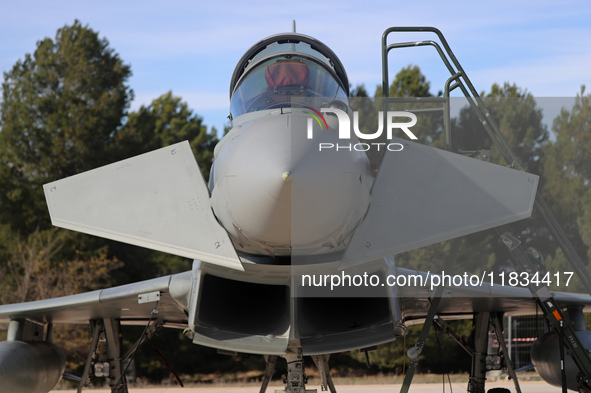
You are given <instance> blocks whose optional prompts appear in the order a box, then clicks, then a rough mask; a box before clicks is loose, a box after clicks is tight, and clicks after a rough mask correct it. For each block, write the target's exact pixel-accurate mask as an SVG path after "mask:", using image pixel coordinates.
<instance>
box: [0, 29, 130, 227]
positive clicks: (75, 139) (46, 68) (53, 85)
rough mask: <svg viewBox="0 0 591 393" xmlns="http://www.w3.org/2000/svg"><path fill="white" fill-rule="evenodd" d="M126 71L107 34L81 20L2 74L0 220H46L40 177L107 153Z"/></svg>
mask: <svg viewBox="0 0 591 393" xmlns="http://www.w3.org/2000/svg"><path fill="white" fill-rule="evenodd" d="M130 75H131V71H130V68H129V66H128V65H125V64H123V62H122V61H121V59H119V56H118V55H117V54H115V53H114V52H113V50H112V49H110V48H109V44H108V41H107V40H106V39H104V38H103V39H100V38H99V36H98V34H97V33H96V32H94V31H93V30H91V29H89V28H88V27H84V26H82V25H81V24H80V22H78V21H76V22H74V24H73V25H72V26H64V27H63V28H61V29H59V30H58V31H57V34H56V37H55V39H54V40H52V39H50V38H45V39H43V40H41V41H39V42H38V43H37V49H36V50H35V53H34V54H33V55H32V56H31V55H30V54H27V55H25V59H24V60H19V61H18V62H17V63H16V64H15V65H14V67H13V68H12V70H11V71H9V72H7V73H5V74H4V83H3V84H2V90H3V99H2V104H1V107H0V108H1V111H2V114H1V117H0V126H1V127H2V132H1V133H0V161H1V169H0V206H1V209H0V222H3V223H10V224H11V226H12V227H13V229H15V230H18V231H22V232H24V233H30V232H32V231H33V230H34V229H35V228H36V227H40V228H41V229H45V228H48V227H49V220H48V216H47V214H46V213H45V207H44V205H45V198H44V197H43V191H42V188H41V186H42V184H44V183H47V182H49V181H53V180H57V179H60V178H63V177H66V176H70V175H73V174H76V173H79V172H83V171H86V170H89V169H92V168H95V167H97V166H100V165H104V164H106V163H108V162H110V161H111V155H110V142H112V139H113V135H114V134H115V133H116V131H117V129H118V128H119V127H120V126H121V120H122V118H123V116H124V114H125V110H126V108H127V106H128V104H129V101H130V99H131V98H132V92H131V90H130V89H129V87H128V86H127V85H126V84H125V83H126V81H127V79H128V78H129V76H130Z"/></svg>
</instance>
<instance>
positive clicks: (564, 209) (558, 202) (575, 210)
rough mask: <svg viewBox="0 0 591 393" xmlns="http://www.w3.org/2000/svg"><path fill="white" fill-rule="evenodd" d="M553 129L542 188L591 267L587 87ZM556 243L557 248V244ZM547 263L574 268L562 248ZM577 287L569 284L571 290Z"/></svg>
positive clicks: (590, 134)
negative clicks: (553, 137) (552, 140)
mask: <svg viewBox="0 0 591 393" xmlns="http://www.w3.org/2000/svg"><path fill="white" fill-rule="evenodd" d="M552 130H553V132H554V133H555V135H556V141H555V142H554V143H552V144H548V145H547V146H545V147H544V154H543V160H542V164H543V165H542V166H543V171H544V172H543V175H544V176H543V177H542V181H541V185H540V188H541V192H542V195H543V196H544V198H545V199H546V201H547V202H548V204H549V205H550V207H551V208H552V211H553V212H554V214H555V215H556V216H557V219H558V221H559V222H560V224H561V225H562V227H563V229H564V231H565V232H566V234H567V236H568V237H569V239H570V240H571V243H572V244H573V246H574V247H575V249H576V250H577V253H578V254H579V256H581V258H582V259H583V262H584V263H585V264H586V265H587V266H588V267H589V265H590V263H589V260H590V259H591V197H590V195H591V183H590V181H591V96H590V95H585V88H584V87H582V88H581V91H580V93H579V94H578V95H577V97H576V99H575V103H574V105H573V107H572V108H571V109H570V110H567V109H565V108H563V109H562V111H561V113H560V115H559V116H558V117H557V118H556V119H554V123H553V125H552ZM553 244H554V243H553ZM554 247H555V248H557V247H556V245H555V246H554ZM546 264H547V265H548V266H549V267H550V268H552V269H554V270H556V271H571V270H572V268H571V266H570V264H569V263H568V261H567V260H566V257H565V256H564V255H563V254H562V253H561V252H556V254H553V255H551V256H550V258H548V260H547V263H546ZM574 288H575V287H573V286H570V285H569V290H571V289H574ZM561 289H562V290H564V288H561ZM577 289H582V287H579V288H577Z"/></svg>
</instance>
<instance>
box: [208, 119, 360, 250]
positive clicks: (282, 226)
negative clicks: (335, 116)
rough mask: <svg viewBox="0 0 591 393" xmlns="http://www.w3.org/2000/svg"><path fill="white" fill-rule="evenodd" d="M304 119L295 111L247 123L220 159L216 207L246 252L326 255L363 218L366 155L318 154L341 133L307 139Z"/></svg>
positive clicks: (220, 216)
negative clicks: (296, 251) (307, 251)
mask: <svg viewBox="0 0 591 393" xmlns="http://www.w3.org/2000/svg"><path fill="white" fill-rule="evenodd" d="M307 118H308V117H307V116H306V115H305V114H304V113H297V112H296V113H290V114H277V115H267V116H264V117H260V118H258V119H257V120H255V121H253V122H252V123H250V124H244V125H243V126H242V129H241V130H240V132H239V133H238V134H237V136H236V137H234V138H233V139H232V140H231V142H229V143H228V144H227V145H226V146H224V148H223V149H222V150H221V151H220V153H219V155H218V158H217V159H216V168H215V187H214V189H213V193H212V205H213V208H214V211H215V213H216V216H217V217H218V219H219V220H220V221H221V222H222V224H223V225H224V227H225V228H226V230H228V232H229V233H230V234H231V235H232V236H233V237H234V238H235V239H237V240H238V243H239V244H240V245H242V246H243V247H244V250H245V251H249V252H255V253H256V250H257V248H258V249H259V250H260V249H264V250H265V251H266V252H267V253H271V254H273V255H286V254H289V253H291V252H293V251H294V250H299V249H301V250H313V252H329V251H330V250H331V249H334V248H335V247H337V246H338V244H339V243H341V242H342V241H343V239H344V236H346V235H347V234H349V233H350V232H351V231H352V230H353V229H354V227H355V225H357V223H358V222H359V220H360V218H361V217H362V216H363V214H365V211H366V209H367V206H368V200H369V186H370V185H369V184H368V180H367V179H368V178H369V177H370V176H369V175H368V174H369V172H368V163H367V158H366V157H365V153H361V154H358V153H359V152H353V153H351V152H348V151H319V149H318V143H319V142H323V141H325V140H327V139H328V140H333V139H334V138H336V135H337V134H336V133H335V132H331V131H327V130H324V135H323V138H324V139H322V138H321V139H314V140H309V139H307V137H306V126H307ZM333 142H334V141H333ZM356 153H357V154H356ZM323 248H324V250H323V251H322V250H320V249H323Z"/></svg>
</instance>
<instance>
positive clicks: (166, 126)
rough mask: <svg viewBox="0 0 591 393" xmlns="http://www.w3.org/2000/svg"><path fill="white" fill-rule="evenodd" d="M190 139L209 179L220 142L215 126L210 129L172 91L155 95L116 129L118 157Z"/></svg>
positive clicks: (204, 173)
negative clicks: (215, 152) (209, 130)
mask: <svg viewBox="0 0 591 393" xmlns="http://www.w3.org/2000/svg"><path fill="white" fill-rule="evenodd" d="M184 140H188V141H189V143H190V144H191V148H192V149H193V154H195V158H196V159H197V162H198V163H199V166H200V169H201V173H202V174H203V176H204V177H205V178H206V179H207V178H208V176H209V169H210V166H211V162H212V159H213V148H214V147H215V145H216V143H217V142H218V139H217V136H216V133H215V130H212V131H211V132H207V128H206V127H205V126H204V125H203V124H202V119H201V118H200V117H199V116H197V115H195V114H194V113H193V111H192V110H191V109H189V106H188V104H187V103H186V102H183V101H182V99H181V98H180V97H175V96H173V94H172V92H170V91H169V92H168V93H165V94H163V95H161V96H160V97H158V98H156V99H155V100H154V101H152V103H151V104H150V105H148V106H147V107H146V106H143V105H142V106H141V107H140V109H139V110H138V111H137V112H131V113H130V114H129V117H128V118H127V122H126V123H125V126H124V127H123V128H122V129H121V130H120V131H119V132H118V133H117V135H116V137H115V144H116V149H117V155H118V156H119V159H124V158H127V157H130V156H134V155H137V154H141V153H146V152H148V151H151V150H155V149H158V148H160V147H163V146H168V145H171V144H174V143H178V142H181V141H184Z"/></svg>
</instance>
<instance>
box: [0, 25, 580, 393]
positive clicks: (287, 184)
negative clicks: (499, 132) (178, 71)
mask: <svg viewBox="0 0 591 393" xmlns="http://www.w3.org/2000/svg"><path fill="white" fill-rule="evenodd" d="M348 97H349V81H348V78H347V74H346V72H345V68H344V67H343V65H342V63H341V61H340V60H339V59H338V57H337V56H336V55H335V54H334V52H333V51H332V50H331V49H330V48H328V47H327V46H326V45H325V44H323V43H322V42H320V41H318V40H316V39H314V38H311V37H309V36H306V35H302V34H298V33H286V34H278V35H274V36H271V37H268V38H265V39H263V40H262V41H260V42H258V43H256V44H255V45H254V46H252V47H251V48H250V49H249V50H248V51H247V52H246V53H245V54H244V56H243V57H242V58H241V59H240V60H239V62H238V64H237V66H236V69H235V71H234V73H233V75H232V78H231V83H230V118H231V125H232V128H231V130H230V131H229V132H228V133H227V134H226V135H225V136H224V137H223V139H222V140H221V141H220V142H219V144H218V145H217V146H216V148H215V152H214V162H213V164H212V167H211V174H210V178H209V183H208V184H205V182H204V180H203V177H202V175H201V173H200V171H199V167H198V165H197V163H196V161H195V158H194V155H193V153H192V151H191V148H190V147H189V144H188V143H187V142H182V143H178V144H175V145H172V146H168V147H165V148H162V149H159V150H156V151H153V152H150V153H147V154H143V155H140V156H137V157H133V158H129V159H127V160H123V161H121V162H117V163H113V164H110V165H107V166H104V167H101V168H97V169H95V170H91V171H88V172H85V173H81V174H78V175H75V176H72V177H69V178H65V179H62V180H58V181H55V182H51V183H48V184H46V185H45V186H44V190H45V195H46V199H47V205H48V209H49V212H50V215H51V219H52V222H53V224H54V225H55V226H58V227H61V228H66V229H69V230H74V231H79V232H83V233H87V234H91V235H95V236H100V237H104V238H107V239H112V240H116V241H120V242H124V243H129V244H132V245H136V246H141V247H146V248H150V249H154V250H159V251H164V252H167V253H171V254H174V255H179V256H182V257H186V258H190V259H192V260H194V262H193V268H192V270H191V271H187V272H184V273H180V274H175V275H171V276H167V277H159V278H155V279H153V280H149V281H143V282H138V283H134V284H129V285H123V286H119V287H114V288H108V289H103V290H99V291H94V292H89V293H82V294H78V295H72V296H66V297H61V298H55V299H47V300H40V301H34V302H27V303H21V304H10V305H3V306H0V328H3V329H6V328H7V329H8V340H7V341H6V342H2V343H0V380H1V381H2V384H0V391H6V392H8V391H10V392H12V393H19V392H27V393H41V392H48V391H49V390H51V389H52V388H53V387H54V386H55V385H56V384H57V383H58V381H59V380H60V379H61V378H62V375H63V374H64V371H65V370H64V369H65V361H64V357H63V353H62V352H61V350H59V348H58V347H57V345H56V344H54V343H52V342H51V341H52V340H51V327H52V326H53V325H54V324H60V323H69V324H89V325H90V326H91V328H92V343H91V345H90V348H89V357H88V361H87V364H86V367H85V372H84V375H82V377H81V382H80V388H79V391H80V390H81V389H82V387H83V386H84V385H85V384H86V383H87V382H88V379H89V376H90V375H92V374H93V373H94V374H96V367H97V364H96V363H97V361H96V359H95V357H93V354H94V352H95V351H96V348H97V343H98V341H99V339H100V338H101V337H103V338H105V339H106V341H107V350H108V352H109V359H111V360H110V361H109V363H110V364H109V368H110V385H111V386H112V387H113V389H114V391H127V388H126V385H125V376H124V372H123V362H122V356H121V354H122V352H121V351H122V349H121V343H120V341H119V333H120V329H121V326H122V325H145V326H146V330H147V331H153V330H155V329H158V328H160V327H170V328H177V329H182V330H184V331H185V332H186V334H187V336H189V337H190V338H191V339H192V341H193V342H194V343H195V344H198V345H204V346H209V347H213V348H218V349H219V350H222V351H226V352H240V353H251V354H261V355H264V356H265V358H266V360H267V362H268V367H267V370H266V371H265V381H264V382H263V387H262V388H261V391H262V392H264V391H265V389H266V387H267V384H268V382H269V379H270V377H271V375H272V373H273V369H274V365H275V362H276V359H277V357H284V358H286V359H287V367H288V370H287V378H286V388H285V391H286V392H292V393H303V392H309V391H310V390H306V387H305V378H304V371H303V356H312V358H313V359H314V361H315V362H316V364H317V365H318V368H319V369H320V370H321V374H322V384H323V388H330V390H331V391H333V392H334V391H336V390H335V387H334V384H333V383H332V380H331V378H330V373H329V372H328V358H329V355H330V354H332V353H336V352H342V351H348V350H353V349H363V348H368V347H372V346H375V345H378V344H382V343H386V342H390V341H392V340H395V339H396V338H397V337H399V336H401V335H403V334H405V327H406V325H407V324H409V323H418V322H422V321H428V320H433V315H430V312H431V313H434V314H437V315H438V316H441V317H444V318H456V319H457V318H466V317H469V318H472V316H473V314H474V313H478V314H479V315H482V317H481V318H480V320H481V322H480V326H483V325H486V326H488V318H489V316H490V315H492V314H491V313H495V312H505V313H506V314H512V315H522V314H532V313H535V310H536V300H537V299H536V298H535V297H534V296H532V294H531V293H530V292H529V291H528V290H527V289H525V288H507V287H499V286H493V285H490V284H488V283H484V284H483V283H482V282H481V283H480V285H478V286H475V285H473V283H467V282H463V283H462V284H461V285H452V284H450V285H448V286H447V287H446V289H445V291H446V296H445V297H443V296H439V298H440V301H438V303H437V305H436V306H432V302H431V301H430V299H432V298H433V296H434V293H435V292H434V289H436V288H434V286H433V280H434V279H435V277H439V280H441V279H444V278H445V277H444V275H442V274H441V272H439V275H438V274H431V272H414V271H410V270H406V269H401V268H397V267H396V265H395V262H394V258H393V257H392V256H393V255H395V254H398V253H401V252H404V251H408V250H412V249H415V248H418V247H423V246H426V245H429V244H433V243H437V242H440V241H444V240H449V239H453V238H456V237H459V236H463V235H466V234H470V233H474V232H478V231H482V230H485V229H490V228H494V227H498V226H500V225H505V224H508V223H510V222H514V221H517V220H522V219H526V218H528V217H529V216H530V215H531V212H532V208H533V205H534V200H535V196H536V189H537V183H538V177H537V176H535V175H532V174H529V173H526V172H524V171H520V170H516V169H513V168H508V167H503V166H499V165H495V164H492V163H489V162H485V161H480V160H477V159H474V158H470V157H466V156H463V155H460V154H456V153H452V152H449V151H444V150H439V149H435V148H432V147H429V146H426V145H423V144H420V143H417V142H415V141H414V139H416V138H418V139H420V135H415V134H414V133H413V132H412V126H413V124H415V123H416V117H413V116H414V115H413V114H412V111H407V112H404V111H388V110H384V111H383V112H380V116H383V118H382V120H383V121H382V122H381V126H382V128H381V129H380V130H378V131H379V132H381V134H383V135H377V133H374V134H373V135H369V134H366V133H360V132H358V130H357V129H356V128H355V116H356V115H355V114H354V111H353V110H352V109H351V107H350V103H349V98H348ZM409 119H410V121H408V120H409ZM413 121H414V122H415V123H413ZM384 135H385V136H386V138H385V139H384V138H383V136H384ZM380 138H382V139H380ZM379 141H382V142H379ZM380 148H381V149H382V153H383V154H379V155H378V157H379V160H378V161H375V159H373V158H372V156H371V154H368V150H370V149H380ZM372 160H373V161H372ZM374 161H375V162H374ZM376 168H379V170H376ZM391 277H394V278H396V277H398V278H399V279H400V278H404V280H405V281H406V280H407V279H408V280H409V281H410V280H411V279H413V280H414V281H415V285H413V286H412V287H404V286H402V287H400V286H396V285H391V283H390V282H387V279H388V278H391ZM429 280H430V281H429ZM337 281H338V283H337ZM358 283H359V284H358ZM337 284H338V285H337ZM436 287H437V286H436ZM441 288H443V287H442V286H441ZM439 295H441V293H440V294H439ZM553 295H554V297H553V299H555V300H556V302H558V304H559V305H560V306H561V307H566V306H569V307H570V306H573V307H574V306H577V307H579V306H580V307H582V306H589V305H591V298H590V297H589V296H573V295H568V294H560V293H557V294H553ZM402 298H405V299H406V300H404V302H405V307H404V309H405V313H404V315H403V313H402V307H401V303H402V301H401V299H402ZM573 307H571V309H570V310H571V313H572V315H573V316H575V317H576V316H578V315H579V314H578V313H579V312H580V311H581V308H578V309H575V308H573ZM485 330H486V329H485ZM481 336H482V337H483V336H484V335H481ZM141 341H142V339H140V340H139V342H138V345H139V343H141ZM480 343H482V339H481V340H480ZM548 346H550V344H548ZM549 351H550V348H547V347H545V346H544V345H542V353H543V354H548V353H549ZM418 352H420V351H418ZM415 353H416V352H415ZM417 356H418V353H417ZM542 364H543V365H545V366H547V368H549V369H550V371H548V373H549V374H552V373H554V372H555V369H556V367H555V366H554V365H553V363H551V361H550V360H544V361H543V362H542ZM98 366H101V364H98ZM479 375H481V374H479ZM552 375H554V374H552ZM549 378H550V377H549ZM572 378H574V379H576V376H575V377H571V379H572ZM574 383H576V381H575V382H574Z"/></svg>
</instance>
